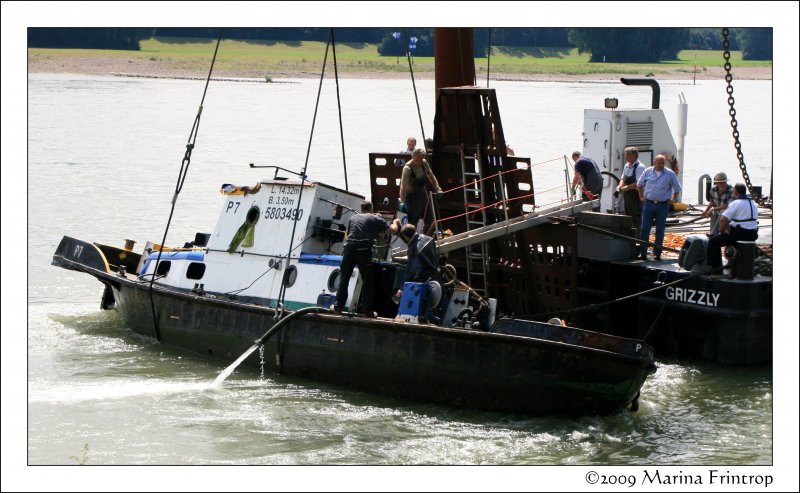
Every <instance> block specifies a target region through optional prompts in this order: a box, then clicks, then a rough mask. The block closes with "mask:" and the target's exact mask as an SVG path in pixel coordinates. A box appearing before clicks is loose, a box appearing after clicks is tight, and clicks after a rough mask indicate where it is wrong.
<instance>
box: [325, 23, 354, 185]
mask: <svg viewBox="0 0 800 493" xmlns="http://www.w3.org/2000/svg"><path fill="white" fill-rule="evenodd" d="M330 34H331V48H332V51H333V75H334V78H335V79H336V104H337V105H338V106H339V136H340V137H341V140H342V166H344V189H345V190H347V191H350V188H349V187H348V185H347V158H346V157H345V155H344V126H343V125H342V100H341V98H340V97H339V69H338V67H337V64H336V38H334V36H333V28H331V33H330Z"/></svg>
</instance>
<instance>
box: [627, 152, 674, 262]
mask: <svg viewBox="0 0 800 493" xmlns="http://www.w3.org/2000/svg"><path fill="white" fill-rule="evenodd" d="M665 163H666V158H665V157H664V155H663V154H659V155H657V156H656V158H655V159H654V160H653V167H652V168H647V169H646V170H644V173H642V176H640V177H639V181H637V182H636V186H637V187H638V188H639V199H640V200H641V201H642V203H643V204H644V208H643V210H642V231H641V234H640V236H639V238H640V239H641V240H642V242H643V243H641V244H640V245H639V258H640V259H642V260H647V242H648V241H650V228H651V227H652V225H653V220H655V222H656V246H655V247H653V255H654V256H655V259H656V260H661V246H662V245H663V244H664V230H665V229H666V227H667V213H668V212H669V204H670V202H672V201H673V200H675V199H677V198H678V194H680V193H681V190H682V189H681V184H680V182H679V181H678V175H676V174H675V172H674V171H672V170H671V169H669V168H666V167H664V164H665Z"/></svg>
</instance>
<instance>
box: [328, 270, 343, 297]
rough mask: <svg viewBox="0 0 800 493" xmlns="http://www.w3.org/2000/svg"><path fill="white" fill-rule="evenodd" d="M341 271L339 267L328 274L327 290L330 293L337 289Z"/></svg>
mask: <svg viewBox="0 0 800 493" xmlns="http://www.w3.org/2000/svg"><path fill="white" fill-rule="evenodd" d="M341 277H342V272H341V271H340V270H339V269H336V270H335V271H333V272H331V275H330V276H328V291H330V292H331V293H335V292H337V291H339V281H340V280H341Z"/></svg>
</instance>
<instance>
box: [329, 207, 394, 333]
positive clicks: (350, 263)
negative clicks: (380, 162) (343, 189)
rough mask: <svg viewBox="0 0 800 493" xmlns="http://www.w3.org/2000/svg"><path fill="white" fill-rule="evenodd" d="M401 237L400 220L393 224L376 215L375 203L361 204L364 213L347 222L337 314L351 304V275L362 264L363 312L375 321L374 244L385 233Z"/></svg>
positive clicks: (335, 307) (335, 310)
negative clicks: (373, 302)
mask: <svg viewBox="0 0 800 493" xmlns="http://www.w3.org/2000/svg"><path fill="white" fill-rule="evenodd" d="M387 230H388V231H389V233H391V234H397V232H398V231H399V230H400V220H399V219H395V220H394V221H392V223H391V224H389V223H388V222H386V220H385V219H383V218H382V217H380V216H379V215H377V214H373V213H372V202H370V201H367V200H365V201H364V202H362V203H361V214H356V215H354V216H353V217H351V218H350V220H349V221H348V222H347V231H346V233H345V238H346V239H345V241H344V251H343V252H342V270H341V274H340V277H339V289H338V290H337V291H336V305H335V306H334V307H333V311H334V313H336V314H340V313H342V310H343V309H344V306H345V303H346V302H347V289H348V287H349V285H350V276H351V275H352V274H353V268H354V267H355V266H356V265H358V272H360V273H361V279H362V281H363V283H364V287H363V288H362V290H361V292H362V293H363V294H362V301H363V311H364V314H365V315H366V316H367V317H370V318H375V317H376V314H375V312H373V311H372V295H373V291H374V289H373V287H372V271H371V265H372V245H373V244H374V243H375V238H377V237H378V235H379V234H381V233H383V232H384V231H387Z"/></svg>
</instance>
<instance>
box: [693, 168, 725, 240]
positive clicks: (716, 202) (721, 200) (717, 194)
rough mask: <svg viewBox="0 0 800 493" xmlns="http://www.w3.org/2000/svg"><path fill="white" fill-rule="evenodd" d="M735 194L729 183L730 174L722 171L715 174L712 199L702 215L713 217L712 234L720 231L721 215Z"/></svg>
mask: <svg viewBox="0 0 800 493" xmlns="http://www.w3.org/2000/svg"><path fill="white" fill-rule="evenodd" d="M732 195H733V187H731V186H730V185H728V175H726V174H725V173H723V172H722V171H720V172H719V173H717V174H716V175H714V186H713V187H712V188H711V200H710V201H709V202H708V207H706V210H704V211H703V213H702V214H700V217H710V218H711V234H712V235H715V234H717V233H719V216H720V215H722V211H724V210H725V209H727V208H728V203H730V201H731V197H732Z"/></svg>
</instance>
